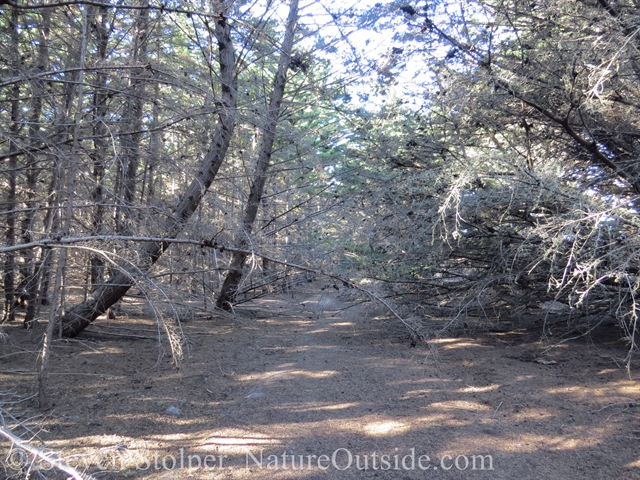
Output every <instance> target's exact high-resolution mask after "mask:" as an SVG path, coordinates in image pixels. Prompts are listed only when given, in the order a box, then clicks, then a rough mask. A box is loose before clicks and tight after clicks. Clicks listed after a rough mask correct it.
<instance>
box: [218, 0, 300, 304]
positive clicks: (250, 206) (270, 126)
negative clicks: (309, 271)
mask: <svg viewBox="0 0 640 480" xmlns="http://www.w3.org/2000/svg"><path fill="white" fill-rule="evenodd" d="M297 22H298V0H291V4H290V5H289V16H288V18H287V28H286V31H285V36H284V41H283V44H282V49H281V54H280V60H279V62H278V71H277V72H276V77H275V79H274V82H273V89H272V91H271V97H270V99H269V110H268V111H267V117H266V120H265V124H264V126H263V127H262V143H261V146H260V152H259V154H258V161H257V163H256V169H255V173H254V178H253V183H252V185H251V190H250V192H249V199H248V200H247V205H246V207H245V210H244V215H243V218H242V227H243V232H242V233H241V235H242V237H241V239H240V242H239V243H240V247H239V248H242V249H244V248H246V247H247V246H248V242H247V238H248V237H249V235H251V231H252V229H253V224H254V222H255V219H256V216H257V214H258V207H259V206H260V200H261V199H262V192H263V190H264V184H265V182H266V180H267V169H268V168H269V163H270V161H271V154H272V152H273V142H274V141H275V137H276V128H277V127H278V120H279V117H280V105H281V103H282V98H283V96H284V88H285V86H286V83H287V70H288V68H289V65H290V63H291V51H292V49H293V38H294V34H295V31H296V24H297ZM246 259H247V255H246V254H244V253H234V254H233V257H232V259H231V264H230V266H229V272H228V273H227V277H226V278H225V280H224V284H223V285H222V288H221V289H220V295H219V296H218V300H217V302H216V304H217V306H218V307H220V308H224V309H229V308H230V307H231V304H232V303H233V302H234V301H235V297H236V294H237V292H238V286H239V284H240V281H241V280H242V274H243V273H242V271H243V268H244V262H245V260H246Z"/></svg>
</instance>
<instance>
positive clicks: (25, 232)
mask: <svg viewBox="0 0 640 480" xmlns="http://www.w3.org/2000/svg"><path fill="white" fill-rule="evenodd" d="M50 29H51V11H50V10H49V9H45V10H43V12H42V22H41V24H40V27H39V30H40V38H39V44H38V59H37V67H36V68H37V70H38V71H40V72H44V71H46V69H47V65H48V62H49V33H50ZM45 95H46V86H45V83H44V82H43V81H39V80H36V81H35V82H34V97H33V102H32V105H31V110H32V113H31V116H30V119H29V140H30V141H29V143H30V144H31V145H37V144H38V143H39V142H40V120H41V116H42V100H43V98H44V96H45ZM38 160H39V158H38V155H37V154H35V153H29V154H28V165H27V202H26V207H27V215H25V218H24V221H23V224H22V241H23V242H24V243H29V242H31V241H32V240H33V226H34V221H35V217H36V190H37V184H38V172H39V168H38V166H39V165H38V163H39V162H38ZM26 260H27V261H26V262H25V263H26V264H27V272H26V273H27V277H26V278H27V280H26V283H25V287H24V288H25V294H26V297H27V310H26V312H25V317H24V327H25V328H31V327H32V326H33V324H34V322H35V317H36V312H37V301H38V279H39V278H40V271H41V269H40V268H39V265H40V262H41V261H42V259H41V260H40V262H38V263H36V255H35V253H34V252H33V251H31V252H28V253H27V255H26Z"/></svg>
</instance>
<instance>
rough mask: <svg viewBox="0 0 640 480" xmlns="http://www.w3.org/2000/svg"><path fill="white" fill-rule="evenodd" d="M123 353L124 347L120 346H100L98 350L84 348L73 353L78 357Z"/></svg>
mask: <svg viewBox="0 0 640 480" xmlns="http://www.w3.org/2000/svg"><path fill="white" fill-rule="evenodd" d="M122 353H124V349H123V348H120V347H104V346H101V347H100V350H84V351H81V352H77V353H76V354H75V355H78V356H79V357H87V356H91V355H105V354H106V355H121V354H122Z"/></svg>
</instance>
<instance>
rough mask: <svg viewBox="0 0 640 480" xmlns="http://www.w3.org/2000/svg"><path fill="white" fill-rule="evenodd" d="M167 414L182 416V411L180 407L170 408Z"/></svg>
mask: <svg viewBox="0 0 640 480" xmlns="http://www.w3.org/2000/svg"><path fill="white" fill-rule="evenodd" d="M165 412H166V413H167V414H169V415H181V414H182V410H180V409H179V408H178V407H173V406H171V407H169V408H167V409H166V410H165Z"/></svg>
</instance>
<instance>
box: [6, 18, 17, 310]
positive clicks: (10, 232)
mask: <svg viewBox="0 0 640 480" xmlns="http://www.w3.org/2000/svg"><path fill="white" fill-rule="evenodd" d="M9 28H10V30H11V45H12V48H13V54H14V55H15V58H14V59H13V64H14V66H13V68H14V71H13V74H14V75H15V76H18V75H20V52H19V51H18V46H19V33H18V29H19V28H20V27H19V25H18V9H16V8H14V9H13V10H12V11H11V20H10V22H9ZM10 130H11V134H12V137H13V138H14V139H17V136H18V132H19V130H20V85H19V83H15V84H14V86H13V88H12V89H11V127H10ZM10 145H11V146H10V147H9V148H10V149H11V150H12V154H11V155H10V156H9V168H8V172H7V176H8V185H7V187H8V188H7V197H6V198H7V200H6V202H5V211H6V212H7V220H6V222H7V223H6V230H5V241H6V244H7V246H11V245H15V242H16V207H17V200H16V180H17V175H18V151H17V150H16V147H15V146H14V144H13V142H11V143H10ZM15 267H16V265H15V254H14V253H8V254H7V256H6V260H5V263H4V317H3V321H9V322H12V321H13V320H15V283H16V278H15Z"/></svg>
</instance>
